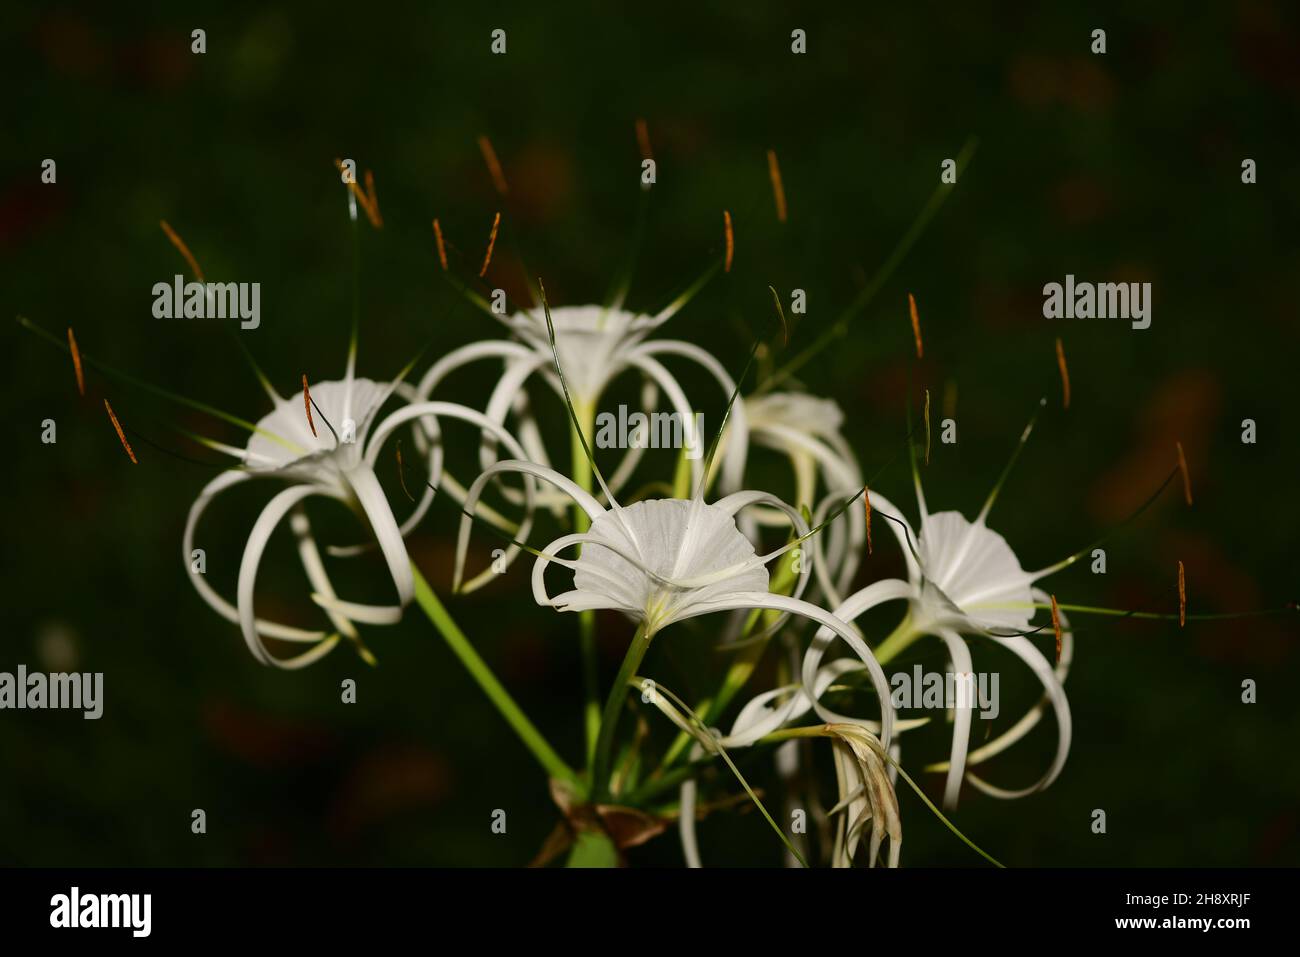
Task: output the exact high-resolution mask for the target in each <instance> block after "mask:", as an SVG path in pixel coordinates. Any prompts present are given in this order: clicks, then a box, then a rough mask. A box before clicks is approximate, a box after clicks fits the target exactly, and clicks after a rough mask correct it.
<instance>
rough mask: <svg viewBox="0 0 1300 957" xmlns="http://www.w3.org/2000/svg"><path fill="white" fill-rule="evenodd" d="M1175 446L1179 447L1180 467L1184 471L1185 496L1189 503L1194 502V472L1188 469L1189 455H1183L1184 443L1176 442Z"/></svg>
mask: <svg viewBox="0 0 1300 957" xmlns="http://www.w3.org/2000/svg"><path fill="white" fill-rule="evenodd" d="M1174 446H1175V447H1176V448H1177V449H1178V468H1179V469H1180V470H1181V471H1182V473H1183V497H1184V498H1185V499H1187V504H1188V505H1191V504H1192V473H1191V472H1189V471H1188V470H1187V456H1185V455H1183V443H1182V442H1175V443H1174Z"/></svg>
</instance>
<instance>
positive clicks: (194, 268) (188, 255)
mask: <svg viewBox="0 0 1300 957" xmlns="http://www.w3.org/2000/svg"><path fill="white" fill-rule="evenodd" d="M158 225H159V226H161V227H162V231H163V232H164V233H166V234H167V238H168V239H170V240H171V244H172V245H173V246H175V247H176V249H177V251H178V252H179V253H180V254H181V255H182V256H184V257H185V262H186V263H187V264H188V265H189V267H190V272H192V273H193V274H194V278H195V279H197V280H198V281H199V282H206V280H205V279H204V278H203V270H202V269H200V268H199V262H198V260H197V259H195V258H194V254H193V253H192V252H190V247H189V246H186V245H185V240H183V239H181V237H180V236H178V235H177V234H176V230H174V229H172V228H171V225H170V224H168V222H167V220H165V219H160V220H158Z"/></svg>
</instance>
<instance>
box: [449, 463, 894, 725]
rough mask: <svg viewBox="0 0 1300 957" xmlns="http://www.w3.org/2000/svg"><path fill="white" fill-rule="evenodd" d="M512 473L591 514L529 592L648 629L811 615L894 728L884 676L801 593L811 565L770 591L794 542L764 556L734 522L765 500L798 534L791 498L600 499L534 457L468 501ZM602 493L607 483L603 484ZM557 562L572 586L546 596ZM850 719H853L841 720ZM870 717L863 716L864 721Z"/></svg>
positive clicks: (802, 532)
mask: <svg viewBox="0 0 1300 957" xmlns="http://www.w3.org/2000/svg"><path fill="white" fill-rule="evenodd" d="M509 472H515V473H520V474H524V475H531V476H534V477H535V478H537V479H540V480H542V481H545V482H547V483H549V484H550V485H552V486H553V487H554V488H556V489H557V490H559V491H560V492H562V493H563V494H565V495H566V496H568V497H569V499H571V500H572V501H573V502H574V503H575V504H576V505H577V506H578V507H579V508H581V509H582V510H583V511H584V512H586V513H587V516H588V517H589V518H590V519H591V527H590V528H589V529H588V530H587V531H586V532H584V533H575V534H569V535H563V536H561V537H560V538H557V539H556V540H555V541H553V542H551V543H550V544H548V545H546V546H545V547H544V548H542V549H541V550H540V551H539V552H538V556H537V560H536V562H535V563H534V565H533V576H532V581H533V597H534V599H535V600H536V601H537V603H538V604H540V605H544V606H547V607H550V608H555V609H557V610H559V611H583V610H586V609H595V608H605V609H614V610H618V611H622V612H624V613H625V614H627V615H628V616H629V617H631V618H632V619H633V620H635V621H636V622H638V623H639V624H640V625H642V626H643V627H644V629H645V631H646V634H647V635H654V634H655V633H657V632H658V631H660V630H662V629H663V628H665V627H667V626H668V625H670V624H672V623H674V622H678V621H682V620H684V619H687V618H692V617H695V616H698V615H705V614H710V613H713V612H721V611H735V610H739V609H769V610H773V611H777V612H780V613H781V614H782V616H783V617H784V616H785V615H788V614H794V615H799V616H801V617H804V618H808V619H810V620H812V621H814V622H816V623H817V624H819V625H820V626H822V629H823V630H825V631H826V632H828V633H829V634H833V635H838V636H839V637H840V638H842V639H843V640H844V641H845V642H846V643H848V645H849V646H850V647H851V648H852V649H853V650H854V651H855V652H856V653H857V654H858V656H859V657H860V658H861V660H862V662H863V665H864V666H865V667H866V668H867V670H868V672H869V674H870V676H871V679H872V681H873V683H874V685H875V687H876V691H877V693H878V694H879V696H880V703H881V715H882V717H881V725H880V736H881V739H882V740H883V741H885V742H886V743H887V742H888V741H889V738H890V736H891V734H892V731H893V721H894V716H893V708H892V706H891V704H890V700H889V689H888V685H887V684H886V683H885V675H884V672H883V671H882V670H881V668H880V666H879V664H878V663H877V662H876V659H875V656H874V655H872V653H871V650H870V649H869V648H868V647H867V645H866V643H865V642H864V641H863V640H862V639H861V638H860V637H859V636H858V634H857V632H856V631H854V630H853V629H852V628H850V627H848V626H846V625H845V623H844V622H843V621H841V620H840V619H838V618H836V617H835V616H834V615H832V614H830V613H829V612H827V611H825V610H824V609H821V608H819V607H817V606H816V605H813V604H811V603H809V602H806V601H803V600H802V599H801V598H800V597H799V596H800V595H801V594H802V592H803V590H804V588H805V586H806V585H807V581H808V575H809V571H808V569H807V568H806V567H805V569H804V570H803V571H802V572H801V573H800V576H799V579H798V580H797V582H796V584H795V588H794V592H793V594H792V595H790V596H786V595H778V594H773V593H771V592H769V591H768V590H767V586H768V575H767V568H766V566H767V564H768V563H769V562H771V561H773V560H774V559H775V558H777V557H778V556H780V555H782V554H784V553H785V552H786V551H787V550H789V548H791V547H793V544H794V543H791V544H787V545H785V546H783V547H781V548H778V549H776V550H775V551H772V552H769V553H767V554H766V555H758V554H756V553H755V550H754V546H753V544H752V543H751V542H750V540H749V539H748V538H747V537H746V536H745V535H744V534H743V533H742V532H741V531H740V529H739V528H738V527H737V525H736V515H737V513H739V512H740V511H741V510H742V509H745V508H749V507H753V506H768V507H771V508H775V509H778V510H780V511H781V512H783V513H784V514H785V515H786V516H787V517H788V518H789V520H790V523H791V525H792V526H793V527H794V529H795V532H796V535H797V536H798V537H797V538H796V539H795V540H794V541H795V542H798V541H800V540H802V538H803V537H804V536H806V535H807V534H808V527H807V525H806V524H805V523H804V521H803V519H802V517H801V516H800V515H799V513H798V512H796V511H795V510H794V509H793V508H792V507H790V506H789V505H788V504H786V503H785V502H783V501H781V500H780V499H778V498H777V497H776V496H774V495H770V494H768V493H766V492H756V491H744V492H736V493H733V494H732V495H728V496H726V497H724V498H722V499H720V500H718V501H716V502H714V503H712V504H706V503H705V502H704V501H703V492H702V489H699V488H697V491H696V495H695V497H694V498H692V499H691V500H689V501H688V500H683V499H654V500H648V501H642V502H637V503H634V504H633V505H630V506H627V507H623V506H620V505H619V504H618V503H617V501H615V500H614V499H613V496H612V495H610V496H609V497H610V502H611V506H610V508H609V509H606V508H604V507H603V506H602V505H601V504H600V503H599V502H598V501H597V500H596V499H595V497H594V496H592V495H591V494H589V493H587V492H585V491H583V490H582V489H581V488H579V487H578V486H577V485H576V484H575V483H574V482H573V481H572V480H570V479H568V478H566V477H565V476H563V475H561V474H559V473H558V472H556V471H555V470H554V469H549V468H546V467H545V466H541V465H537V464H536V463H533V462H526V461H519V460H506V461H501V462H497V463H495V464H494V465H492V466H490V467H489V468H488V469H486V470H485V471H484V472H483V473H482V474H481V475H479V477H478V478H477V479H476V480H475V481H474V483H473V485H471V486H470V489H469V495H468V496H467V499H466V506H467V508H469V509H471V510H472V509H473V507H474V505H475V504H476V502H477V500H478V497H479V496H480V495H481V494H482V491H483V488H484V486H485V485H486V483H487V482H488V481H490V480H491V479H492V478H493V477H494V476H495V475H498V474H502V473H509ZM606 491H607V494H608V489H607V490H606ZM470 524H471V523H470V519H469V517H468V516H466V517H465V518H463V519H462V521H461V528H460V537H459V541H458V542H457V554H456V576H457V580H459V578H460V576H461V574H462V569H463V566H464V561H465V552H466V549H467V548H468V542H469V531H470ZM576 546H582V550H581V553H580V554H579V555H578V557H577V558H573V559H566V558H561V557H559V553H560V552H562V551H564V550H565V549H569V548H574V547H576ZM552 564H555V565H560V566H563V567H565V568H568V569H571V570H572V571H573V588H572V589H570V590H568V591H564V592H561V593H559V594H556V595H552V594H550V593H549V592H548V591H547V588H546V582H545V573H546V569H547V568H548V567H549V566H550V565H552ZM845 720H847V721H849V722H854V721H856V720H857V719H845ZM860 723H864V724H866V722H860Z"/></svg>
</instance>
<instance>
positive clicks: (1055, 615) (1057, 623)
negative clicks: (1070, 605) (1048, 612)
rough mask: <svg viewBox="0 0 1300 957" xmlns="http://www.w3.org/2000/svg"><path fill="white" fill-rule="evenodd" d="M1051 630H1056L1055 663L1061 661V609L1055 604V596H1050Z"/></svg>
mask: <svg viewBox="0 0 1300 957" xmlns="http://www.w3.org/2000/svg"><path fill="white" fill-rule="evenodd" d="M1052 630H1053V631H1054V632H1056V663H1057V664H1058V665H1059V664H1060V663H1061V609H1060V607H1058V606H1057V604H1056V596H1055V595H1053V596H1052Z"/></svg>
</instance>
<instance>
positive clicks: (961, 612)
mask: <svg viewBox="0 0 1300 957" xmlns="http://www.w3.org/2000/svg"><path fill="white" fill-rule="evenodd" d="M1033 424H1034V422H1033V421H1032V420H1031V422H1030V423H1029V425H1028V426H1026V428H1025V430H1024V432H1023V433H1022V435H1021V437H1020V442H1019V443H1018V444H1017V447H1016V453H1015V454H1014V455H1013V456H1012V458H1011V462H1010V463H1008V465H1007V467H1006V470H1004V472H1003V474H1002V476H1001V478H1000V479H999V481H998V483H997V484H996V485H995V486H994V489H993V491H992V492H991V493H990V495H989V497H988V499H987V500H986V501H985V504H984V507H983V508H982V509H981V510H980V512H979V514H978V515H977V516H976V518H975V520H974V521H970V520H967V519H966V518H965V517H964V516H963V515H961V514H960V513H958V512H940V513H936V514H931V513H930V512H929V510H928V509H927V507H926V502H925V495H924V493H923V491H922V489H921V483H920V477H919V474H918V475H917V476H916V480H915V486H916V497H917V507H918V509H919V511H920V515H921V524H920V532H919V533H916V534H914V533H913V531H912V526H911V525H910V524H909V523H908V522H907V520H906V518H904V517H903V516H902V514H901V513H900V512H899V510H898V509H896V508H895V507H894V506H893V505H892V504H891V503H890V502H889V501H888V500H887V499H885V498H884V497H883V496H881V495H879V494H877V493H876V492H874V491H873V492H871V493H870V498H871V508H872V511H873V513H874V514H877V515H881V516H884V517H885V518H886V519H887V520H888V521H889V523H890V527H891V529H892V530H893V532H894V535H895V537H896V538H897V539H898V541H899V544H900V546H901V548H902V551H903V555H904V559H905V561H906V565H907V573H908V580H907V581H902V580H900V579H886V580H883V581H878V582H875V583H873V584H871V585H869V586H867V587H866V588H864V589H862V590H861V591H859V592H857V593H855V594H853V595H851V596H850V597H849V598H848V599H846V600H845V602H844V603H843V604H842V605H840V606H839V607H838V608H836V615H837V616H839V617H840V618H842V619H843V620H845V621H849V622H852V621H854V620H856V619H857V618H858V617H859V616H861V615H862V614H863V613H865V612H866V611H868V610H870V609H872V608H874V607H876V606H877V605H880V604H883V603H884V602H888V601H894V600H904V601H906V602H907V603H908V615H907V618H906V619H905V620H904V622H903V624H902V625H900V626H899V629H898V630H897V631H896V632H895V633H894V634H893V635H891V636H890V637H889V638H888V639H887V640H886V641H885V642H884V643H882V644H881V645H878V646H877V648H876V651H877V653H878V654H879V655H881V657H883V658H884V659H886V660H888V658H890V657H892V656H893V655H894V654H896V653H897V652H898V651H899V650H901V649H902V648H903V647H906V646H907V645H909V644H911V643H912V642H913V641H915V640H916V639H917V638H919V637H921V636H923V635H933V636H935V637H937V638H939V639H940V640H942V641H943V642H944V644H945V646H946V649H947V652H948V656H949V660H950V662H951V667H952V670H953V672H954V674H955V675H957V676H958V677H959V678H964V677H965V676H971V680H973V675H974V669H973V665H972V660H971V655H970V649H969V647H968V646H967V644H966V642H965V640H964V638H963V637H962V636H963V635H978V636H981V637H984V638H987V639H989V640H991V641H993V642H995V643H997V644H1000V645H1002V646H1003V647H1004V648H1006V649H1008V650H1009V651H1011V652H1012V653H1013V654H1014V655H1016V656H1017V657H1018V658H1020V659H1021V660H1022V661H1023V662H1024V663H1025V664H1026V665H1027V666H1028V667H1029V668H1030V670H1031V671H1033V672H1034V675H1035V676H1036V677H1037V678H1038V680H1039V681H1040V682H1041V683H1042V685H1043V689H1044V698H1043V700H1042V701H1040V702H1039V703H1038V704H1037V705H1036V706H1035V707H1034V708H1033V709H1031V711H1030V712H1029V713H1028V714H1027V715H1026V716H1025V717H1024V718H1022V719H1021V721H1019V722H1017V724H1016V725H1015V726H1013V727H1012V728H1011V729H1010V730H1008V731H1007V732H1005V733H1003V734H1002V735H1000V736H999V737H998V738H995V739H994V740H993V741H991V742H990V743H989V744H988V745H986V746H984V747H982V748H980V749H978V750H977V751H976V752H969V740H970V732H971V711H972V710H973V706H974V703H975V702H974V696H973V695H971V696H966V699H967V700H965V701H959V702H958V707H956V708H954V709H953V710H954V713H953V740H952V748H951V754H950V756H949V760H948V761H946V762H943V763H942V764H940V765H932V766H931V767H932V768H935V769H943V770H946V771H947V780H946V783H945V787H944V804H945V806H946V807H947V808H950V809H951V808H954V807H956V805H957V799H958V794H959V792H960V789H961V783H962V781H963V780H967V781H970V783H971V784H972V785H973V786H975V787H976V788H978V789H980V790H982V791H985V792H986V793H988V794H991V795H993V796H996V797H1003V798H1013V797H1021V796H1024V795H1027V794H1031V793H1033V792H1035V791H1039V790H1042V789H1043V788H1046V787H1047V786H1048V785H1050V784H1051V783H1052V782H1053V781H1054V780H1055V779H1056V777H1057V776H1058V775H1059V774H1060V771H1061V769H1062V768H1063V767H1064V765H1065V760H1066V757H1067V755H1068V753H1069V749H1070V740H1071V734H1072V726H1071V720H1070V707H1069V702H1068V700H1067V698H1066V695H1065V689H1064V687H1063V684H1062V683H1063V681H1064V679H1065V676H1066V673H1067V671H1068V668H1069V661H1070V656H1071V654H1072V640H1073V639H1072V635H1070V633H1069V631H1068V622H1063V628H1062V636H1061V640H1062V647H1061V658H1060V661H1059V662H1058V663H1057V664H1056V665H1055V666H1053V664H1052V663H1050V662H1049V661H1048V660H1047V658H1046V657H1045V656H1044V655H1043V653H1042V652H1041V651H1039V650H1038V648H1037V647H1036V646H1035V645H1034V644H1033V643H1032V642H1031V641H1029V639H1028V638H1027V637H1026V635H1027V634H1032V633H1033V632H1034V631H1036V630H1041V628H1039V629H1034V628H1032V627H1031V618H1032V617H1033V614H1034V610H1035V604H1036V603H1037V604H1042V603H1045V602H1047V600H1048V596H1047V595H1045V594H1044V593H1043V592H1042V591H1040V590H1038V589H1035V588H1034V587H1033V585H1034V582H1035V581H1036V580H1037V579H1039V578H1042V577H1044V576H1046V575H1049V574H1051V573H1053V572H1055V571H1058V570H1059V569H1061V568H1063V567H1065V566H1066V565H1068V564H1070V563H1072V562H1073V561H1074V560H1075V559H1076V558H1077V555H1076V556H1072V557H1071V558H1069V559H1066V561H1065V562H1061V563H1057V564H1056V565H1052V566H1049V567H1048V568H1045V569H1042V570H1040V571H1037V572H1026V571H1025V570H1024V568H1023V567H1022V565H1021V563H1020V560H1019V559H1018V558H1017V557H1016V555H1015V553H1014V552H1013V551H1012V550H1011V547H1010V546H1009V545H1008V544H1007V542H1006V539H1004V538H1003V537H1002V536H1001V535H1000V534H998V533H997V532H995V531H993V530H992V529H990V528H988V526H987V525H986V524H985V519H986V518H987V516H988V514H989V511H990V510H991V509H992V507H993V503H994V502H995V500H996V498H997V495H998V492H999V490H1000V489H1001V486H1002V483H1003V482H1004V481H1005V479H1006V477H1007V475H1008V474H1009V473H1010V470H1011V467H1012V465H1014V463H1015V460H1016V457H1017V456H1018V455H1019V451H1020V449H1021V448H1023V446H1024V443H1025V442H1026V441H1027V440H1028V438H1029V435H1030V432H1031V431H1032V429H1033ZM833 638H834V636H833V635H831V634H830V633H827V632H825V631H824V630H823V631H822V632H819V633H818V635H817V636H816V637H815V638H814V640H813V643H812V645H811V646H810V647H809V649H808V652H807V654H806V655H805V658H804V664H803V672H804V681H805V684H807V685H809V686H811V683H812V681H813V679H814V677H815V676H816V675H817V674H818V669H819V666H820V663H821V659H822V657H823V655H824V653H825V650H826V647H827V645H829V643H830V642H831V641H832V640H833ZM1049 703H1050V705H1051V707H1052V709H1053V711H1054V713H1055V717H1056V724H1057V747H1056V752H1055V755H1054V756H1053V758H1052V761H1051V762H1050V764H1049V767H1048V769H1047V771H1046V773H1044V775H1043V776H1042V777H1041V778H1040V779H1039V780H1038V781H1037V782H1035V783H1034V784H1032V785H1030V786H1029V787H1026V788H1020V789H1015V790H1008V789H1003V788H998V787H996V786H993V785H991V784H989V783H988V782H986V781H984V780H983V779H981V778H979V777H977V776H975V775H973V774H970V773H968V772H967V770H966V769H967V766H968V765H971V764H976V763H979V762H982V761H984V760H987V759H988V758H990V757H992V756H993V755H995V754H998V753H1000V752H1001V751H1003V750H1005V749H1006V747H1008V746H1009V745H1010V744H1012V743H1014V742H1015V741H1017V740H1019V739H1020V738H1021V737H1023V736H1024V735H1025V734H1026V733H1028V731H1029V730H1030V729H1031V728H1032V727H1034V725H1036V724H1037V722H1038V720H1039V718H1040V717H1041V715H1042V713H1043V711H1044V709H1045V707H1046V705H1047V704H1049ZM814 707H816V703H815V702H814ZM816 710H817V712H818V714H819V715H820V716H821V717H822V718H823V719H824V720H828V721H831V720H844V716H838V717H836V718H828V717H827V716H826V714H825V713H824V711H823V709H822V708H820V707H816Z"/></svg>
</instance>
